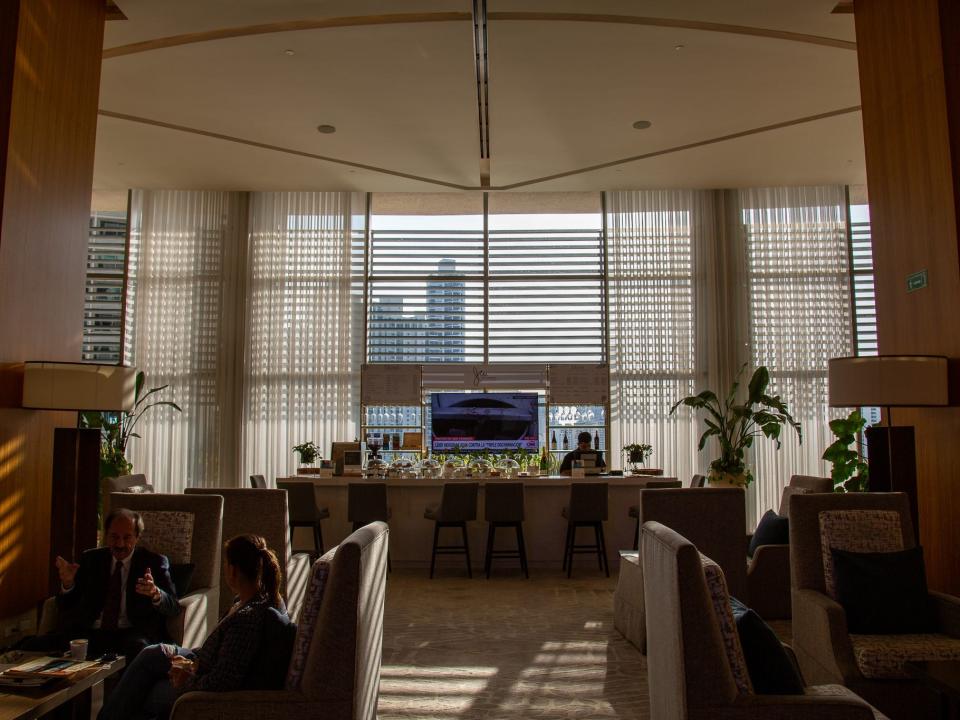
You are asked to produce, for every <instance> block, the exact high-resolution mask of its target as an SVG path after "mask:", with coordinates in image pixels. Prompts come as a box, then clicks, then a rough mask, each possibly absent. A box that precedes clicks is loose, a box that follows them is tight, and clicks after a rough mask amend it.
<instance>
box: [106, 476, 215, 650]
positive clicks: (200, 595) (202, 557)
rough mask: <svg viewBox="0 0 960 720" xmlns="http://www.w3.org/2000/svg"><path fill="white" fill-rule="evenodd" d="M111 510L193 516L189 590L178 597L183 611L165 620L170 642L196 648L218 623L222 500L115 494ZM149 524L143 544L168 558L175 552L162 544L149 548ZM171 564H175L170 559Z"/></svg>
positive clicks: (200, 497) (200, 496)
mask: <svg viewBox="0 0 960 720" xmlns="http://www.w3.org/2000/svg"><path fill="white" fill-rule="evenodd" d="M110 502H111V504H112V506H113V507H123V508H128V509H130V510H134V511H136V512H139V513H157V512H160V513H162V512H167V513H187V514H189V515H192V516H193V533H192V536H191V540H190V545H189V562H191V563H193V564H194V565H195V567H194V570H193V579H192V582H191V588H192V589H191V591H190V592H189V593H188V594H187V595H185V596H183V597H181V598H180V607H181V608H182V612H181V613H180V614H179V615H178V616H177V617H175V618H171V619H170V620H168V621H167V632H168V633H169V635H170V637H171V639H172V640H173V641H174V642H175V643H177V644H178V645H181V646H183V647H199V646H200V645H202V644H203V641H204V640H206V639H207V635H209V634H210V631H212V630H213V628H214V627H215V626H216V624H217V618H218V617H219V615H218V612H219V607H220V606H219V600H220V542H221V533H220V528H221V523H222V522H223V498H222V497H221V496H219V495H167V494H147V495H130V494H127V493H114V494H113V495H111V497H110ZM150 532H151V527H150V524H149V522H148V523H147V528H146V529H145V530H144V537H143V538H142V542H143V543H144V545H145V546H146V547H148V548H150V549H151V550H153V551H154V552H158V553H161V554H163V555H166V556H167V557H168V558H170V557H171V556H175V553H173V551H172V550H171V548H169V547H165V546H164V544H163V543H153V544H154V545H157V546H156V547H154V546H153V545H151V541H150V536H149V533H150ZM171 562H174V560H173V559H171Z"/></svg>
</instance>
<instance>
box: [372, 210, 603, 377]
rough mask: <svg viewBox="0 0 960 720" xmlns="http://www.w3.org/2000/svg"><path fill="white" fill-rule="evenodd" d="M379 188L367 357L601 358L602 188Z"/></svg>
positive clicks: (420, 359)
mask: <svg viewBox="0 0 960 720" xmlns="http://www.w3.org/2000/svg"><path fill="white" fill-rule="evenodd" d="M409 198H410V196H396V195H381V194H377V195H374V196H373V202H372V214H371V221H370V226H371V232H370V243H369V254H368V258H367V334H366V338H367V352H366V356H367V361H368V362H419V363H442V362H488V361H489V362H593V361H596V362H600V361H602V360H603V359H604V358H605V357H606V352H605V332H604V315H605V314H604V286H603V278H604V270H605V259H604V253H603V242H602V228H601V225H602V222H601V214H600V196H599V195H598V194H595V193H591V194H581V193H571V194H559V195H539V196H527V195H518V196H501V195H495V196H490V198H489V201H488V203H487V207H486V209H485V207H484V197H483V196H482V195H454V194H449V195H442V196H419V199H418V201H417V202H415V203H414V202H411V201H410V199H409Z"/></svg>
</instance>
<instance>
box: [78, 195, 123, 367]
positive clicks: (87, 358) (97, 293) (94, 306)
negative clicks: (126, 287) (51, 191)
mask: <svg viewBox="0 0 960 720" xmlns="http://www.w3.org/2000/svg"><path fill="white" fill-rule="evenodd" d="M126 240H127V214H126V213H124V212H99V213H94V215H92V216H91V217H90V233H89V236H88V238H87V280H86V283H85V286H84V299H83V360H84V362H94V363H100V364H103V365H113V364H118V363H119V362H120V358H121V347H120V342H121V333H122V329H123V266H124V258H125V254H126V252H125V250H126V248H125V246H126Z"/></svg>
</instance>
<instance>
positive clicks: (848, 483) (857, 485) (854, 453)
mask: <svg viewBox="0 0 960 720" xmlns="http://www.w3.org/2000/svg"><path fill="white" fill-rule="evenodd" d="M866 424H867V421H866V419H865V418H864V417H863V416H862V415H861V414H860V411H859V410H854V411H853V412H852V413H850V414H849V415H848V416H847V417H845V418H838V419H836V420H831V421H830V430H832V431H833V434H834V435H836V436H837V439H836V440H835V441H834V442H833V444H831V445H830V446H829V447H828V448H827V449H826V450H824V451H823V456H822V457H823V459H824V460H826V461H827V462H830V463H832V464H833V469H832V470H831V472H830V477H832V478H833V489H834V491H835V492H865V491H866V490H867V480H868V478H869V476H870V468H869V466H868V465H867V463H866V462H865V461H864V460H863V456H862V454H861V453H860V440H859V438H860V433H861V432H862V431H863V428H864V427H865V426H866ZM854 443H856V445H857V449H856V450H851V449H850V446H851V445H852V444H854Z"/></svg>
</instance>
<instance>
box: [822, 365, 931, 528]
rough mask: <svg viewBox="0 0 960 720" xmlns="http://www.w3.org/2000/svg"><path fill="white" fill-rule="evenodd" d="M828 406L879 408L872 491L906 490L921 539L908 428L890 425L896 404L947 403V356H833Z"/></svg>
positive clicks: (873, 433) (871, 439)
mask: <svg viewBox="0 0 960 720" xmlns="http://www.w3.org/2000/svg"><path fill="white" fill-rule="evenodd" d="M829 386H830V406H831V407H867V406H871V407H883V408H886V416H887V417H886V421H887V422H886V425H876V426H873V427H869V428H867V432H866V436H867V452H868V463H869V467H870V482H869V489H870V491H871V492H904V493H906V494H907V495H908V496H909V497H910V512H911V514H912V516H913V528H914V532H915V533H916V534H917V536H918V537H919V535H920V525H919V513H918V509H917V465H916V447H915V444H914V431H913V427H912V426H894V425H893V423H892V420H891V417H890V411H891V409H892V408H895V407H911V408H917V407H938V406H943V405H946V404H947V403H948V402H949V399H948V392H947V358H945V357H943V356H940V355H877V356H873V357H844V358H833V359H831V360H830V362H829Z"/></svg>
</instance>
